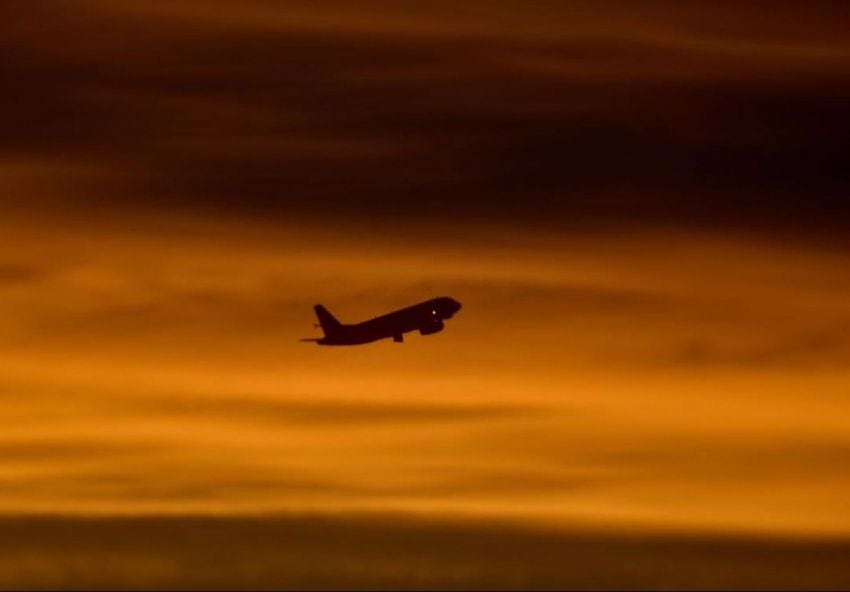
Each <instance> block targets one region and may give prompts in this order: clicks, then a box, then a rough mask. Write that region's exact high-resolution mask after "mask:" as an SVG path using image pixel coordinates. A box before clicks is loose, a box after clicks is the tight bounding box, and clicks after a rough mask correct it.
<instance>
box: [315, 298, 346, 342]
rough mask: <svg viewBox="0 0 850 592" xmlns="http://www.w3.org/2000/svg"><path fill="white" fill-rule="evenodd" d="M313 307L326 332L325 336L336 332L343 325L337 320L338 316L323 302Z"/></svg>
mask: <svg viewBox="0 0 850 592" xmlns="http://www.w3.org/2000/svg"><path fill="white" fill-rule="evenodd" d="M313 308H314V309H315V311H316V316H317V317H318V318H319V324H320V325H321V326H322V331H324V332H325V336H328V335H330V334H331V333H334V332H336V331H337V330H339V328H340V327H341V326H342V323H340V322H339V321H338V320H336V317H334V316H333V315H332V314H331V313H330V312H328V309H327V308H325V307H324V306H322V305H321V304H317V305H316V306H314V307H313Z"/></svg>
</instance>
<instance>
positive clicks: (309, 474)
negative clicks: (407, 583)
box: [0, 0, 850, 584]
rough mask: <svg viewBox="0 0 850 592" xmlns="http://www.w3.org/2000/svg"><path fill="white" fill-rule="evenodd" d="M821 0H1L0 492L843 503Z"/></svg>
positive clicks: (196, 502) (844, 316)
mask: <svg viewBox="0 0 850 592" xmlns="http://www.w3.org/2000/svg"><path fill="white" fill-rule="evenodd" d="M532 5H533V6H534V9H533V10H532V9H530V8H529V7H530V6H532ZM24 6H25V7H26V8H23V7H24ZM846 6H847V5H845V4H841V3H828V2H824V3H808V2H807V3H797V2H778V1H777V2H770V3H762V2H735V3H734V4H733V3H729V4H728V5H719V4H717V3H715V2H696V1H695V2H688V3H681V2H677V3H670V2H652V1H647V2H641V3H634V2H617V1H610V2H605V3H600V2H582V1H575V2H568V1H564V2H556V1H540V2H534V3H530V2H526V1H525V0H499V1H498V2H494V1H484V0H480V1H479V0H470V1H466V2H460V3H458V2H448V1H446V2H443V1H436V0H435V1H433V2H407V1H405V2H401V1H395V0H394V1H389V0H386V1H385V0H369V1H365V0H364V1H358V2H341V1H323V2H314V1H310V2H306V1H303V2H301V1H294V0H293V1H282V2H268V1H264V0H251V1H245V2H239V3H235V2H224V1H220V2H217V1H214V0H203V1H202V0H191V1H189V0H187V1H183V2H178V3H175V2H170V1H169V2H166V1H164V0H163V1H153V0H148V1H144V2H142V1H134V0H133V1H131V0H120V1H119V0H102V1H92V2H84V1H75V0H67V1H64V0H63V1H61V2H59V1H57V2H28V3H17V4H16V3H8V5H7V6H4V7H2V8H0V16H2V17H3V18H0V55H2V57H0V85H2V87H3V89H4V92H3V93H2V94H0V112H2V113H3V114H4V116H5V118H4V126H3V130H2V132H0V189H2V195H0V402H2V405H0V426H2V429H0V468H2V470H0V517H2V516H7V517H8V516H9V515H12V516H13V517H15V516H29V515H32V514H40V513H50V514H63V515H64V514H69V515H74V516H81V515H90V514H108V515H114V514H119V515H122V516H139V515H157V516H159V515H162V514H176V515H181V516H185V515H188V514H208V513H215V514H220V515H224V516H243V515H245V514H256V513H261V514H264V515H266V514H296V515H302V514H303V513H309V512H319V513H331V514H336V515H343V514H345V515H349V514H350V513H351V512H354V513H360V512H374V511H377V512H387V513H396V515H405V516H409V515H417V516H421V515H424V516H426V517H428V518H435V519H443V518H453V517H458V516H461V517H470V516H474V517H483V518H486V519H495V520H497V521H498V520H511V521H517V522H519V523H520V524H522V525H525V526H528V525H540V524H546V525H555V526H556V527H559V528H560V527H562V526H563V527H564V528H565V530H566V527H568V526H570V525H576V524H579V525H582V526H584V525H588V526H591V527H594V528H596V527H598V528H602V529H605V528H611V529H636V530H638V531H639V532H642V533H654V532H657V531H661V530H665V529H674V530H677V531H684V532H686V533H688V534H689V535H690V534H699V535H701V534H706V533H718V532H719V533H731V534H733V535H738V534H741V533H753V532H756V533H761V534H765V533H767V534H769V535H771V536H779V535H783V536H784V535H788V534H792V535H795V536H800V537H802V536H811V537H832V536H836V537H847V536H848V535H850V511H848V510H850V508H849V507H848V502H847V496H846V491H847V489H848V486H850V460H848V459H850V436H848V430H847V426H848V422H847V417H848V414H850V399H848V397H847V394H848V392H850V338H848V335H850V245H848V241H847V238H846V237H847V236H848V234H847V232H848V230H850V225H848V220H850V215H848V211H847V205H846V196H847V190H848V184H847V175H846V170H847V167H846V155H847V153H848V150H850V147H848V144H847V138H848V137H850V123H848V122H850V110H848V105H850V85H848V84H847V80H848V77H847V75H848V73H850V41H849V40H848V37H847V34H846V23H847V22H848V20H847V17H848V15H846V14H845V13H846V12H847V9H846ZM827 9H828V10H827ZM435 296H451V297H454V298H456V299H458V300H459V301H461V302H462V303H463V305H464V307H463V309H462V310H461V312H460V313H459V314H458V315H457V316H456V317H455V318H453V319H452V320H451V321H449V322H448V323H447V327H446V330H445V331H444V332H442V333H440V334H438V335H433V336H429V337H420V336H418V335H415V334H414V335H411V336H410V337H409V338H408V339H406V341H405V343H404V344H403V345H399V344H394V343H392V342H380V343H375V344H371V345H368V346H363V347H355V348H322V347H317V346H315V345H312V344H306V343H301V342H299V341H298V339H299V338H301V337H310V336H316V335H317V331H318V330H317V329H315V328H314V327H313V323H314V318H313V312H312V306H313V305H314V304H316V303H323V304H324V305H325V306H327V307H328V308H329V309H330V310H331V311H332V312H333V313H334V314H336V315H337V316H338V317H339V318H340V319H341V320H342V321H349V322H353V321H358V320H362V319H365V318H368V317H371V316H375V315H378V314H381V313H384V312H387V311H390V310H393V309H395V308H399V307H402V306H407V305H410V304H413V303H415V302H418V301H421V300H424V299H426V298H431V297H435ZM0 547H2V545H0ZM9 565H11V568H10V569H12V571H11V572H9V573H13V575H14V573H15V572H14V569H17V566H16V565H15V564H14V562H12V563H10V564H9ZM36 571H37V570H36ZM0 572H2V569H0ZM0 580H2V578H0ZM0 584H2V581H0Z"/></svg>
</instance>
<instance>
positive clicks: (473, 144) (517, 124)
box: [0, 3, 850, 227]
mask: <svg viewBox="0 0 850 592" xmlns="http://www.w3.org/2000/svg"><path fill="white" fill-rule="evenodd" d="M72 5H73V4H72ZM826 6H828V7H829V9H830V11H833V10H838V11H839V12H840V11H841V9H840V8H839V7H837V6H836V5H834V4H831V5H826ZM80 10H82V9H80ZM454 10H455V9H454V8H453V9H451V10H450V9H449V7H448V6H447V5H443V4H437V5H435V6H434V7H431V8H421V7H415V6H413V5H407V6H406V7H405V8H403V9H400V8H398V7H395V6H394V5H391V4H385V3H376V4H364V5H359V4H358V7H357V8H352V7H350V6H345V5H340V4H336V3H332V4H328V5H324V6H323V7H318V8H315V7H308V6H303V5H297V4H296V5H286V7H283V6H280V7H275V6H271V5H268V4H265V3H248V4H246V6H244V7H242V6H240V7H236V6H234V7H228V8H227V10H222V9H221V7H218V8H215V7H214V5H209V4H205V3H192V4H190V5H187V6H185V7H183V8H178V9H175V8H170V7H168V6H166V5H164V4H157V5H153V6H151V7H145V6H142V5H134V4H133V3H126V4H123V5H121V6H120V7H115V6H112V5H107V4H101V5H97V4H95V5H86V7H85V14H86V15H87V18H86V19H82V18H81V17H80V16H79V13H77V12H75V11H73V10H62V11H59V10H57V9H54V8H51V5H49V4H39V5H37V6H36V7H34V8H32V9H29V10H28V11H24V12H25V14H24V15H23V17H22V18H23V21H22V22H23V23H27V22H38V23H40V26H42V27H46V28H49V29H50V30H52V31H53V34H52V35H51V40H53V39H60V40H61V39H65V38H71V37H73V39H74V40H75V43H74V50H73V51H63V52H57V51H55V50H54V49H53V46H52V44H48V43H46V42H45V40H44V39H45V38H43V37H37V36H34V35H32V34H30V33H29V31H30V30H29V29H27V27H26V26H25V24H24V25H22V24H20V23H19V24H14V23H10V24H6V25H5V26H6V27H7V28H10V29H12V31H11V32H10V35H9V39H10V41H8V43H11V44H13V45H14V47H15V48H16V51H15V56H16V57H15V60H14V61H12V62H10V63H9V64H8V65H7V66H8V68H7V69H6V70H7V76H8V77H9V83H10V84H8V85H6V86H7V87H8V88H10V92H9V93H7V94H6V95H5V98H3V99H0V101H3V102H4V104H2V107H3V108H4V110H6V111H7V112H10V113H14V114H15V116H14V117H12V118H10V124H9V126H8V129H7V130H6V133H4V140H3V145H2V149H3V151H4V153H6V154H10V153H11V154H17V155H21V156H26V157H33V156H39V157H42V158H47V157H51V158H64V157H66V156H65V155H68V154H74V158H75V159H76V160H83V161H87V162H90V163H97V164H99V165H100V166H102V167H104V168H106V169H112V170H113V171H114V172H115V174H114V175H112V176H109V177H108V178H106V179H104V181H103V184H102V185H103V186H102V187H101V188H100V190H98V191H87V192H85V193H84V194H79V195H75V196H72V197H69V198H68V199H72V200H75V201H77V202H79V201H80V200H82V201H83V202H88V203H91V202H92V200H93V201H95V202H97V203H99V204H100V206H99V207H107V208H114V209H123V208H125V207H129V206H130V205H133V204H134V206H135V207H155V208H160V209H166V210H169V211H173V210H174V209H175V208H179V209H186V210H187V211H190V212H198V211H202V212H205V213H210V212H214V213H219V214H223V213H226V214H228V215H247V216H261V217H272V218H276V219H289V218H290V217H293V216H295V217H299V218H304V217H315V216H316V215H317V213H318V212H317V210H320V211H321V212H322V216H325V217H327V218H331V219H337V220H344V219H348V218H350V217H352V216H356V217H358V218H360V219H362V220H363V221H364V222H365V223H380V220H385V221H386V220H395V221H399V220H404V221H422V220H430V221H434V220H436V221H439V220H441V219H443V218H444V217H445V215H446V213H448V212H450V213H451V215H452V216H453V217H459V218H461V219H464V220H475V221H478V223H480V222H481V221H484V220H487V219H495V220H512V221H514V222H519V221H525V222H527V223H531V224H534V225H538V224H543V223H548V224H552V223H553V222H554V223H556V225H558V226H561V227H572V226H575V225H581V224H586V223H593V222H599V221H602V222H606V223H610V222H612V221H614V222H621V223H624V222H633V221H638V222H640V223H651V222H658V221H662V222H669V221H673V222H682V223H684V222H686V223H688V224H692V225H704V224H712V223H718V224H721V225H729V224H733V225H734V224H739V223H741V221H746V222H747V223H748V224H751V225H759V226H767V227H771V226H772V225H774V224H777V223H782V224H785V225H786V226H787V225H788V224H792V225H794V226H799V225H800V224H809V225H812V224H814V225H817V226H818V227H823V226H829V225H832V226H841V225H842V222H841V221H842V220H845V219H846V216H842V215H840V214H841V213H842V212H843V209H844V208H843V204H844V200H843V196H844V195H845V194H846V189H847V186H846V183H845V181H844V178H845V175H844V174H843V160H842V158H841V156H842V155H843V154H844V153H845V152H846V150H845V149H844V148H845V139H846V138H847V137H848V136H850V134H849V133H848V132H849V131H850V130H848V129H847V128H846V126H845V125H844V123H843V122H846V121H850V116H848V108H847V107H846V105H847V104H848V102H847V101H846V100H845V99H846V97H847V95H848V92H850V89H849V88H848V87H847V85H846V84H844V82H843V81H844V80H845V79H846V73H847V71H848V69H850V66H848V61H847V60H848V57H847V55H850V54H849V53H848V51H850V50H848V48H847V47H846V44H845V43H844V42H843V41H841V39H840V38H839V37H837V36H836V35H834V34H830V32H831V31H833V29H834V25H833V24H832V23H833V22H834V19H830V18H828V17H827V16H826V15H827V14H828V13H829V11H822V10H821V9H820V8H814V7H812V8H811V9H805V10H804V9H801V8H794V7H791V6H783V7H782V8H781V9H779V8H778V9H776V10H778V11H780V12H782V14H787V15H788V18H789V19H791V18H793V19H796V22H807V23H809V26H810V27H811V28H812V29H811V30H813V31H819V32H822V33H823V34H822V35H818V36H813V37H817V41H812V40H811V39H808V40H806V39H802V40H801V39H799V38H797V37H796V36H795V35H794V34H793V33H792V32H789V31H784V30H781V28H778V27H773V26H772V25H771V24H770V23H765V22H764V21H765V19H763V17H762V15H760V14H758V11H753V10H749V9H745V8H737V7H736V11H735V15H732V14H731V13H730V11H728V10H727V9H724V8H716V7H709V6H708V5H699V6H691V7H672V8H671V7H669V6H665V8H664V9H663V10H662V9H661V8H660V6H654V5H653V6H649V7H645V8H643V9H641V10H639V11H635V10H634V8H633V7H631V6H628V5H612V6H610V7H606V9H604V10H602V11H601V14H600V11H599V10H598V8H597V7H594V8H593V10H587V9H582V8H581V6H580V4H578V5H569V6H568V5H564V6H563V7H562V6H559V5H555V4H551V5H547V6H546V7H545V9H541V14H549V15H550V18H548V19H544V18H542V17H541V16H540V15H538V16H532V15H530V14H528V13H529V11H527V10H525V9H524V6H523V5H522V4H519V3H503V4H500V5H499V6H498V7H493V6H491V4H490V3H480V4H478V3H470V5H469V7H468V8H467V9H466V10H469V11H470V12H471V13H473V14H475V15H476V18H472V19H468V20H467V21H463V22H459V21H458V19H456V18H453V17H452V14H453V11H454ZM498 15H502V17H499V16H498ZM733 16H735V18H732V17H733ZM501 18H505V19H508V20H505V21H501V20H500V19H501ZM694 18H697V19H699V20H700V22H704V23H706V27H705V30H703V31H694V30H693V28H692V27H690V26H687V23H689V22H690V19H694ZM505 22H511V23H512V26H511V27H507V26H505V24H504V23H505ZM740 22H746V23H748V24H749V25H750V27H751V28H747V29H745V30H742V29H741V28H740ZM393 27H396V28H393ZM753 30H755V31H759V32H761V37H760V38H756V39H755V40H753V39H752V38H751V37H749V36H748V35H750V36H752V35H754V33H753ZM107 31H108V32H109V33H107ZM833 32H834V31H833ZM66 45H67V44H66ZM212 65H214V67H213V66H212ZM789 69H791V70H793V71H794V72H797V73H799V76H789V75H786V72H787V71H788V70H789ZM623 97H628V100H623ZM709 122H710V123H709ZM116 189H119V190H120V191H116ZM116 193H117V194H120V195H121V197H116V196H115V195H116ZM317 204H321V205H320V206H318V207H317Z"/></svg>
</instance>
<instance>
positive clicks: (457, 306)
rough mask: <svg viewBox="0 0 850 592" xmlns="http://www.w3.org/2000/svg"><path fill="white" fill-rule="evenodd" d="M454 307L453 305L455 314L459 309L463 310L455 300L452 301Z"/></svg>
mask: <svg viewBox="0 0 850 592" xmlns="http://www.w3.org/2000/svg"><path fill="white" fill-rule="evenodd" d="M454 305H455V312H457V311H459V310H460V309H461V308H463V306H462V305H461V303H460V302H458V301H457V300H455V301H454Z"/></svg>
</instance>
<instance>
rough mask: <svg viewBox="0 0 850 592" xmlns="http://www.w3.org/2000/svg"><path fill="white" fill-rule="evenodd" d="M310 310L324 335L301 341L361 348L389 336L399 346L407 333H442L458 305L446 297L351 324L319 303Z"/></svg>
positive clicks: (458, 303)
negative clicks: (345, 323) (316, 318)
mask: <svg viewBox="0 0 850 592" xmlns="http://www.w3.org/2000/svg"><path fill="white" fill-rule="evenodd" d="M313 308H314V309H315V311H316V316H317V317H318V318H319V326H321V327H322V331H324V333H325V336H324V337H322V338H318V339H315V338H305V339H302V340H301V341H312V342H314V343H316V344H318V345H361V344H363V343H371V342H372V341H378V340H379V339H388V338H390V337H392V339H393V341H395V342H396V343H401V342H402V341H404V334H405V333H407V332H409V331H419V333H420V334H422V335H431V334H433V333H437V332H438V331H442V330H443V321H444V320H445V319H450V318H452V317H453V316H454V314H455V313H456V312H457V311H459V310H460V302H458V301H457V300H455V299H453V298H448V297H447V296H443V297H440V298H433V299H431V300H426V301H425V302H420V303H419V304H414V305H413V306H408V307H407V308H402V309H400V310H396V311H393V312H391V313H388V314H385V315H382V316H380V317H375V318H374V319H369V320H368V321H363V322H362V323H356V324H353V325H344V324H342V323H340V322H339V321H338V320H336V318H335V317H334V316H333V315H332V314H331V313H330V312H328V309H327V308H325V307H324V306H322V305H321V304H317V305H316V306H314V307H313Z"/></svg>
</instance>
